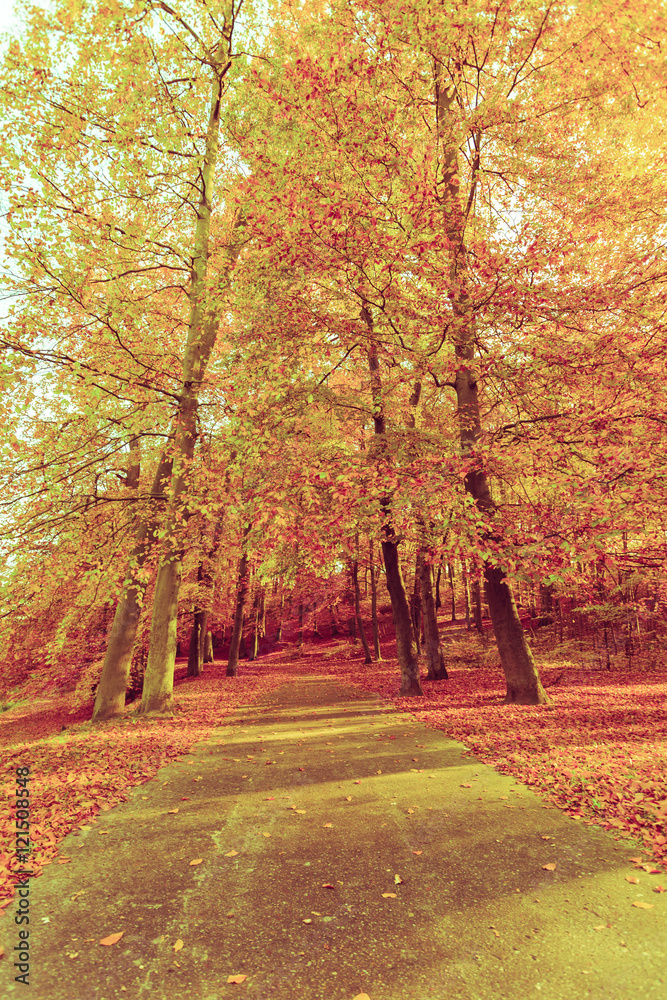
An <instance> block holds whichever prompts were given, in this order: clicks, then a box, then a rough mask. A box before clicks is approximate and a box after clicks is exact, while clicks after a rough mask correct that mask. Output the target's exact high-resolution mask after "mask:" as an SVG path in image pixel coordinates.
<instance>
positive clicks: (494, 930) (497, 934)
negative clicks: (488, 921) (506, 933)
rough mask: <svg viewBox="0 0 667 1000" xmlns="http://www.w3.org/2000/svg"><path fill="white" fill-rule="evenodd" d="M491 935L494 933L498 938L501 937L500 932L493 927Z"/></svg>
mask: <svg viewBox="0 0 667 1000" xmlns="http://www.w3.org/2000/svg"><path fill="white" fill-rule="evenodd" d="M491 933H492V934H495V935H496V937H500V931H497V930H496V928H495V927H492V928H491Z"/></svg>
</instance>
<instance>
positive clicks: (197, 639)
mask: <svg viewBox="0 0 667 1000" xmlns="http://www.w3.org/2000/svg"><path fill="white" fill-rule="evenodd" d="M207 618H208V612H206V611H202V610H198V611H195V613H194V615H193V621H192V631H191V633H190V646H189V649H188V671H187V675H186V676H188V677H201V675H202V674H203V673H204V652H205V648H204V647H205V643H206V634H207V633H206V620H207Z"/></svg>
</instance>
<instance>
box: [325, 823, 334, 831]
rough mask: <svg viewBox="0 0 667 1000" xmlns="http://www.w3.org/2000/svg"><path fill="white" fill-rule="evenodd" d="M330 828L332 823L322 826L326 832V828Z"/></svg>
mask: <svg viewBox="0 0 667 1000" xmlns="http://www.w3.org/2000/svg"><path fill="white" fill-rule="evenodd" d="M332 826H333V823H325V824H324V829H325V830H326V829H327V828H330V827H332Z"/></svg>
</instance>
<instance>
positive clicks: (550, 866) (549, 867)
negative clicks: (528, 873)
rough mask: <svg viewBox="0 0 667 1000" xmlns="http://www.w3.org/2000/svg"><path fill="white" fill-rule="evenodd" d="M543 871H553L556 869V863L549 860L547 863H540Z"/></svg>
mask: <svg viewBox="0 0 667 1000" xmlns="http://www.w3.org/2000/svg"><path fill="white" fill-rule="evenodd" d="M542 868H543V869H544V871H545V872H553V871H555V870H556V865H555V864H554V863H553V862H552V861H550V862H549V864H548V865H542Z"/></svg>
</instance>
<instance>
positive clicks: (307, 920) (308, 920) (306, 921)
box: [303, 917, 313, 924]
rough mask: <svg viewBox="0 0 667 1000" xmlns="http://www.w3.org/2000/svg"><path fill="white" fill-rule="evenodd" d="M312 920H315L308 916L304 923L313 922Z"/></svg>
mask: <svg viewBox="0 0 667 1000" xmlns="http://www.w3.org/2000/svg"><path fill="white" fill-rule="evenodd" d="M312 922H313V921H312V920H311V918H310V917H306V919H305V920H304V921H303V923H304V924H312Z"/></svg>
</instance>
